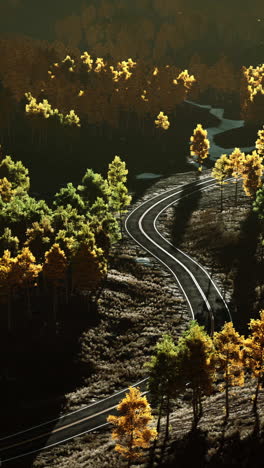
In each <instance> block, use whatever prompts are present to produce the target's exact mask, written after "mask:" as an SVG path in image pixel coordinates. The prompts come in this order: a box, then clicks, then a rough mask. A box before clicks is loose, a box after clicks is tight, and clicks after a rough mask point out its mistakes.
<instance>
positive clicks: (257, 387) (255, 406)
mask: <svg viewBox="0 0 264 468" xmlns="http://www.w3.org/2000/svg"><path fill="white" fill-rule="evenodd" d="M260 380H261V379H260V375H259V376H258V380H257V386H256V391H255V395H254V400H253V411H254V412H255V411H256V409H257V403H258V394H259V387H260Z"/></svg>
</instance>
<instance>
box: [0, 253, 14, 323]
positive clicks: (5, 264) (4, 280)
mask: <svg viewBox="0 0 264 468" xmlns="http://www.w3.org/2000/svg"><path fill="white" fill-rule="evenodd" d="M16 261H17V260H16V259H15V258H13V257H11V254H10V251H9V250H5V251H4V254H3V256H2V257H1V258H0V296H3V297H4V298H6V300H7V323H8V331H11V329H12V317H11V299H12V292H13V288H14V286H15V285H16V284H17V280H18V279H17V275H16V274H15V270H14V267H15V264H16Z"/></svg>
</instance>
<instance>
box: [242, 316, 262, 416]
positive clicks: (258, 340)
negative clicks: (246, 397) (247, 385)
mask: <svg viewBox="0 0 264 468" xmlns="http://www.w3.org/2000/svg"><path fill="white" fill-rule="evenodd" d="M249 328H250V330H251V335H250V336H248V338H247V339H246V340H245V363H246V367H247V368H249V369H250V371H251V375H252V377H253V378H255V379H256V381H257V384H256V390H255V395H254V399H253V409H254V410H256V408H257V400H258V394H259V390H260V388H261V382H262V379H263V375H264V310H261V311H260V318H259V319H257V320H254V319H251V320H250V322H249Z"/></svg>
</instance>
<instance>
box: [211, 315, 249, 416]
mask: <svg viewBox="0 0 264 468" xmlns="http://www.w3.org/2000/svg"><path fill="white" fill-rule="evenodd" d="M213 343H214V346H215V350H216V369H217V370H218V372H219V373H220V374H222V376H223V379H224V386H223V388H224V389H225V409H226V419H227V418H228V416H229V389H230V387H231V386H234V385H239V386H241V385H243V384H244V365H243V354H242V348H243V344H244V337H243V336H240V335H239V333H238V332H237V331H236V330H235V328H234V326H233V324H232V322H227V323H225V325H224V326H223V328H222V330H221V331H220V332H216V333H214V336H213ZM220 389H222V386H221V387H220Z"/></svg>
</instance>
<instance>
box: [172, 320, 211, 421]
mask: <svg viewBox="0 0 264 468" xmlns="http://www.w3.org/2000/svg"><path fill="white" fill-rule="evenodd" d="M177 358H178V362H179V368H180V372H181V374H182V378H183V379H184V381H185V383H188V385H189V388H191V389H192V406H193V424H194V427H195V426H196V425H197V422H198V420H199V417H200V416H201V414H202V396H203V395H210V393H211V392H212V389H213V380H214V376H215V351H214V345H213V342H212V339H211V338H210V336H209V335H208V334H207V333H206V332H205V330H204V328H203V327H201V326H199V325H198V323H197V322H195V321H191V323H190V326H189V328H188V329H187V330H186V332H184V334H183V336H182V337H181V338H180V339H179V342H178V345H177Z"/></svg>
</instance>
